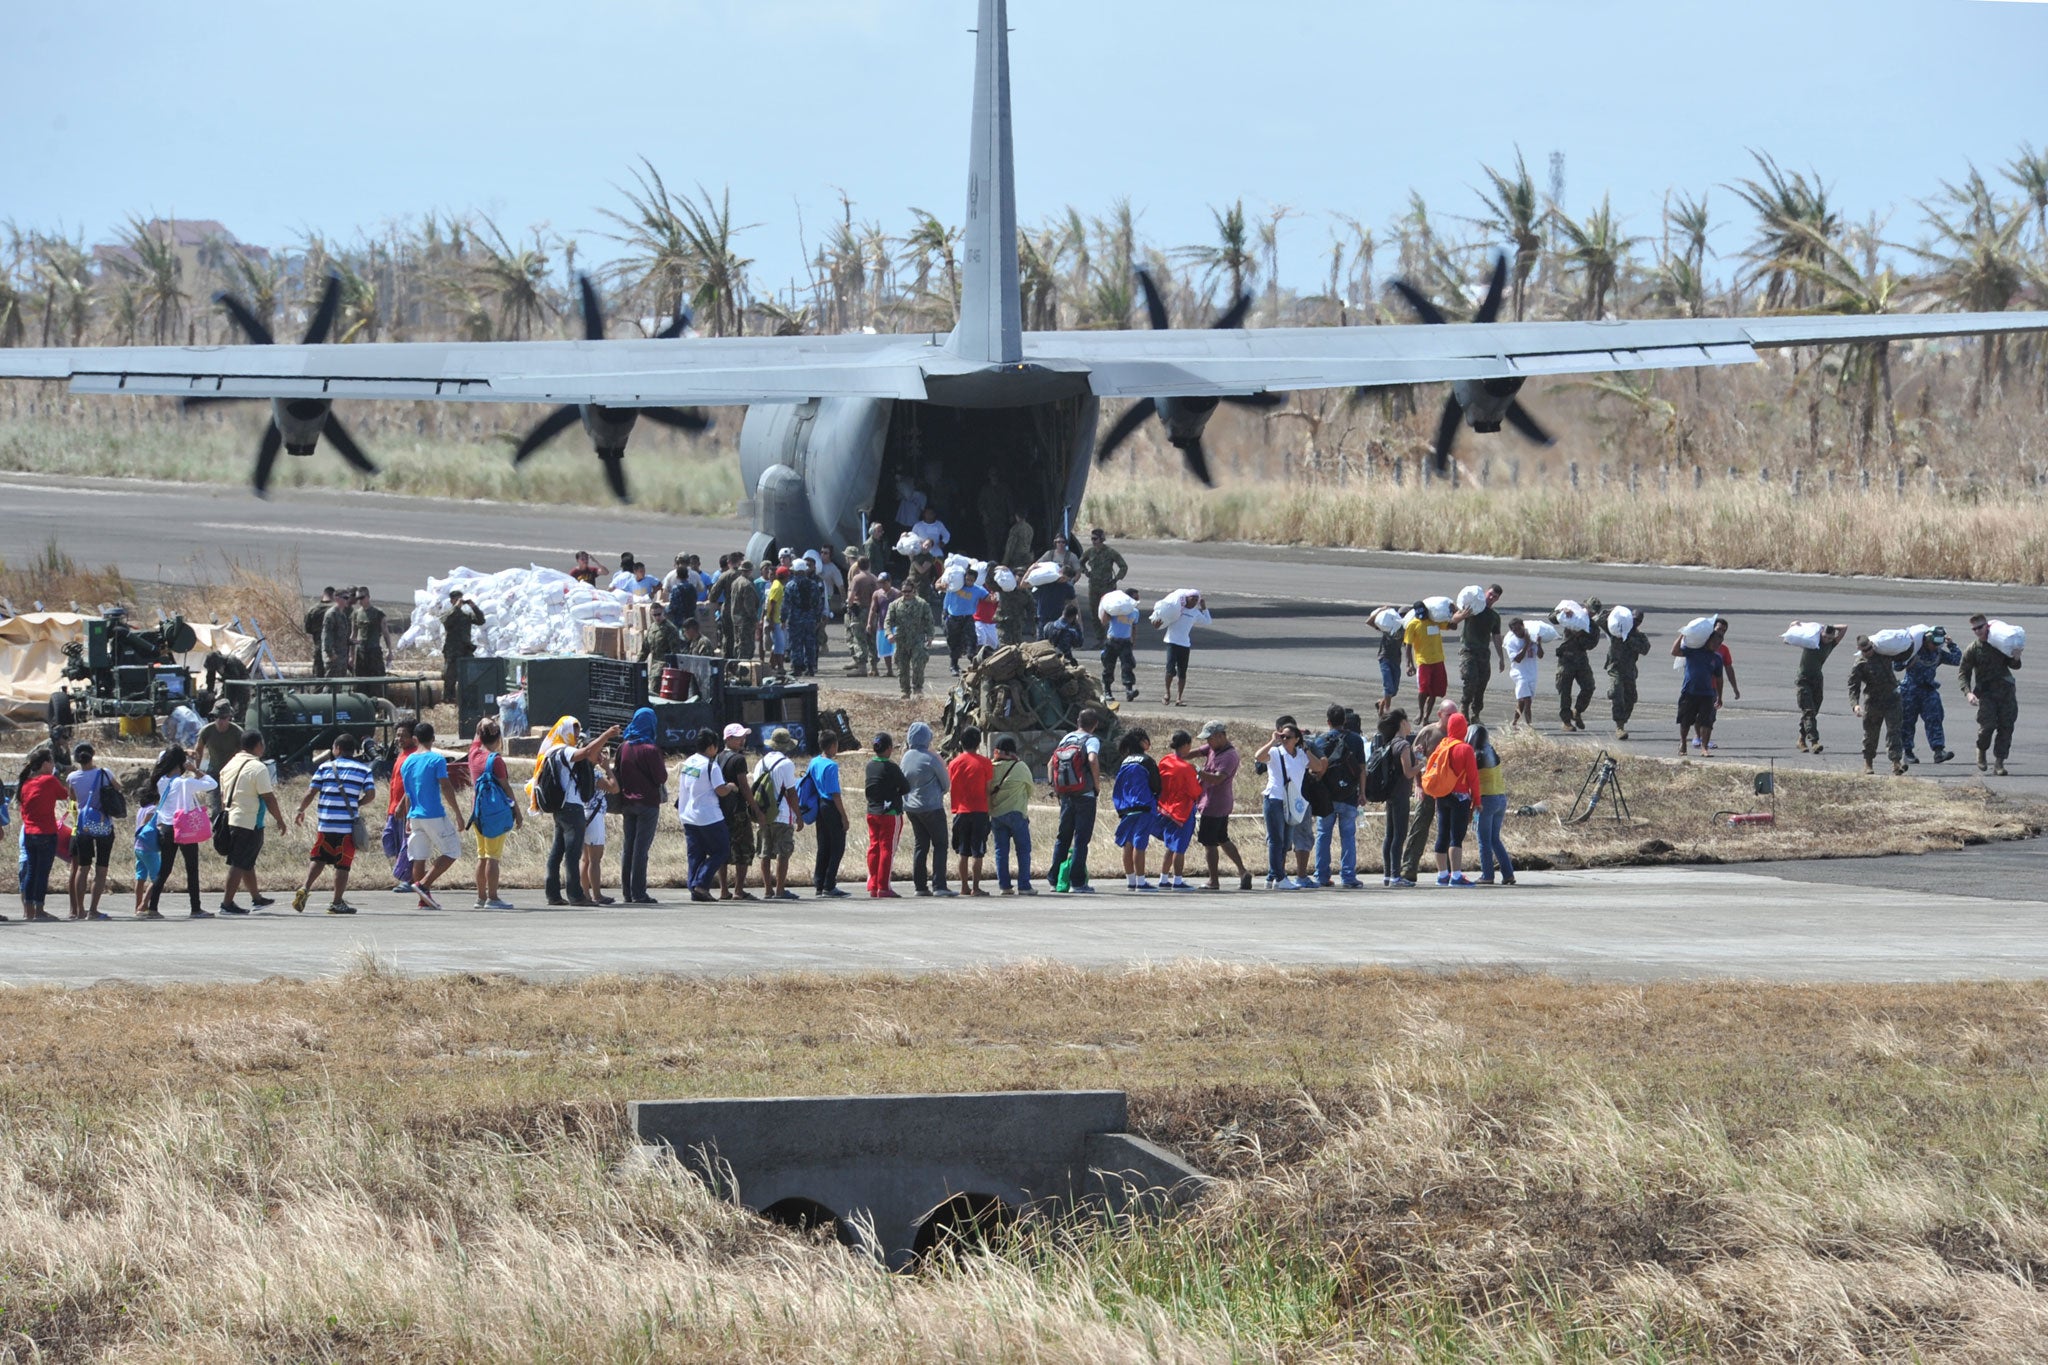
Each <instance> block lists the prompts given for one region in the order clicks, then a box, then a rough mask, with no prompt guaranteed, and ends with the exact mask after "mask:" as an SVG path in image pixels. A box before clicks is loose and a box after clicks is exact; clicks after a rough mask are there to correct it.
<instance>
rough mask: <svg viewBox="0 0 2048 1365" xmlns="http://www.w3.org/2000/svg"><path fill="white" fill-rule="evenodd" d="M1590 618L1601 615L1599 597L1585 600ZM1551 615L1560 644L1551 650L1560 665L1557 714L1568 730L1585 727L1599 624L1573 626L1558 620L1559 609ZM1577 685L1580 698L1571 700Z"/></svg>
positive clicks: (1598, 637)
mask: <svg viewBox="0 0 2048 1365" xmlns="http://www.w3.org/2000/svg"><path fill="white" fill-rule="evenodd" d="M1586 613H1587V616H1588V618H1589V619H1590V620H1592V621H1597V620H1599V619H1600V599H1599V598H1597V597H1596V598H1593V599H1592V600H1591V601H1589V602H1587V603H1586ZM1550 619H1551V620H1552V621H1553V622H1555V623H1556V624H1557V644H1556V645H1555V646H1553V647H1552V649H1551V651H1550V655H1551V658H1553V659H1554V660H1556V667H1557V715H1558V719H1560V720H1562V721H1563V722H1564V728H1565V729H1567V730H1583V729H1585V728H1586V707H1587V705H1588V704H1589V703H1591V702H1592V700H1593V661H1592V660H1591V659H1590V658H1589V657H1588V654H1589V653H1590V651H1591V650H1592V648H1593V646H1594V644H1595V643H1596V642H1597V641H1598V640H1599V639H1600V628H1599V627H1598V626H1594V627H1593V628H1592V629H1591V630H1573V629H1572V628H1571V627H1569V626H1567V625H1565V624H1564V623H1563V622H1561V621H1558V620H1557V613H1556V612H1554V611H1553V612H1551V613H1550ZM1575 686H1576V687H1577V689H1578V694H1579V695H1578V701H1577V703H1576V704H1574V702H1573V700H1572V689H1573V688H1574V687H1575Z"/></svg>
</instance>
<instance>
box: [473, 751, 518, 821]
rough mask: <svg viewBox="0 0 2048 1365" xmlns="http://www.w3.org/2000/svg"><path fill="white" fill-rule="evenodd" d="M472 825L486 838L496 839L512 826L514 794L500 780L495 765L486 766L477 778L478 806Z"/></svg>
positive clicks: (474, 812) (474, 811)
mask: <svg viewBox="0 0 2048 1365" xmlns="http://www.w3.org/2000/svg"><path fill="white" fill-rule="evenodd" d="M469 822H470V825H471V826H472V827H473V828H474V829H475V830H476V832H477V833H478V834H480V835H482V836H483V837H484V838H486V839H496V838H498V837H499V836H501V835H503V834H505V833H507V832H508V831H509V830H511V828H512V796H511V794H510V793H509V792H507V791H506V790H505V788H504V786H503V784H501V783H500V782H499V781H498V773H497V769H496V767H495V766H491V767H486V768H485V769H484V775H483V776H482V777H479V778H478V779H477V780H476V808H475V809H474V810H473V811H471V812H470V818H469Z"/></svg>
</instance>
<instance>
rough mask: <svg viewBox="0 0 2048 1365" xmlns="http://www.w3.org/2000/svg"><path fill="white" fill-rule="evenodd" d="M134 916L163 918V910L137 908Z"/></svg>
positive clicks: (4, 917) (1, 916) (3, 916)
mask: <svg viewBox="0 0 2048 1365" xmlns="http://www.w3.org/2000/svg"><path fill="white" fill-rule="evenodd" d="M6 918H7V916H5V915H0V921H5V920H6ZM135 918H137V919H162V918H163V912H162V911H160V910H137V911H136V912H135Z"/></svg>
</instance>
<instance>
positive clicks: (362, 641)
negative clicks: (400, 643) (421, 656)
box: [349, 586, 390, 696]
mask: <svg viewBox="0 0 2048 1365" xmlns="http://www.w3.org/2000/svg"><path fill="white" fill-rule="evenodd" d="M349 625H350V628H351V629H352V630H353V631H354V632H355V668H356V676H357V677H359V678H381V677H383V676H384V673H385V666H384V637H385V634H386V633H387V632H388V630H389V629H390V626H389V623H388V622H387V621H386V619H385V616H384V610H383V608H381V607H379V606H377V605H376V604H375V603H373V602H371V601H370V590H369V589H368V588H365V587H361V586H358V587H357V588H356V609H355V612H354V614H353V615H352V616H351V617H350V619H349ZM366 690H367V691H369V692H370V693H371V695H373V696H382V695H383V693H384V689H383V688H381V687H372V688H368V689H366Z"/></svg>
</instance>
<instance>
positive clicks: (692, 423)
mask: <svg viewBox="0 0 2048 1365" xmlns="http://www.w3.org/2000/svg"><path fill="white" fill-rule="evenodd" d="M640 415H641V416H642V417H645V418H646V419H647V420H648V421H650V422H659V423H660V424H661V425H663V426H665V427H673V428H674V429H675V430H677V431H706V430H709V429H710V426H711V419H710V418H709V417H707V416H705V415H704V410H703V409H702V408H642V409H640Z"/></svg>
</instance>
